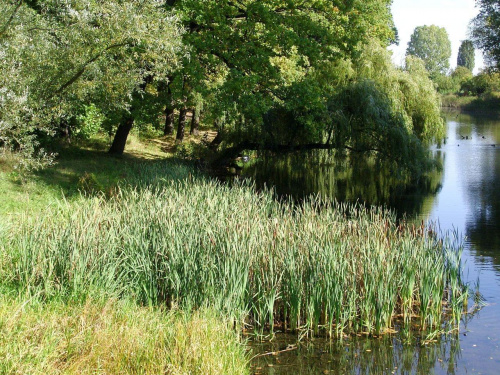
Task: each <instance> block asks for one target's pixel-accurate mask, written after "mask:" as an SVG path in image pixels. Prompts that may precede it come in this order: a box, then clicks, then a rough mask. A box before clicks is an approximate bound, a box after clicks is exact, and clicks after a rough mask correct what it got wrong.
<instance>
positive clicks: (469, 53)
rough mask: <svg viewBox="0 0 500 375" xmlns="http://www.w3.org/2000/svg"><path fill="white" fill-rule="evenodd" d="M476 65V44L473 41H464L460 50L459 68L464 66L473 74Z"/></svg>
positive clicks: (458, 57)
mask: <svg viewBox="0 0 500 375" xmlns="http://www.w3.org/2000/svg"><path fill="white" fill-rule="evenodd" d="M474 65H475V57H474V44H473V43H472V41H471V40H463V41H462V44H460V48H459V49H458V56H457V66H464V67H466V68H467V69H469V70H470V71H471V72H472V71H473V70H474Z"/></svg>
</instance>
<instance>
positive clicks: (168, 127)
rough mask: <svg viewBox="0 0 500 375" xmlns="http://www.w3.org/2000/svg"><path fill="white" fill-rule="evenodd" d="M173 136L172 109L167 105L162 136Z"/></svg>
mask: <svg viewBox="0 0 500 375" xmlns="http://www.w3.org/2000/svg"><path fill="white" fill-rule="evenodd" d="M171 134H174V107H170V106H169V105H167V108H165V128H164V129H163V135H171Z"/></svg>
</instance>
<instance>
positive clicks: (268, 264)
mask: <svg viewBox="0 0 500 375" xmlns="http://www.w3.org/2000/svg"><path fill="white" fill-rule="evenodd" d="M144 173H145V174H146V175H147V173H151V174H152V175H151V176H149V177H148V178H145V177H144V176H142V177H141V181H154V183H153V184H149V185H148V184H139V185H138V184H135V185H134V186H133V187H132V186H125V185H123V186H122V187H121V188H119V189H116V191H115V192H114V193H113V195H112V196H111V197H109V196H107V197H104V196H96V197H81V198H80V199H79V200H77V201H75V202H63V203H61V204H60V205H59V207H57V209H54V208H53V207H52V208H51V211H50V212H46V213H44V214H42V215H37V216H36V217H28V216H24V217H21V218H20V219H19V220H18V222H17V223H16V225H15V226H11V227H10V228H9V229H8V231H5V233H4V236H3V240H1V239H0V246H1V247H3V249H0V250H1V254H3V255H2V258H1V259H0V265H1V267H0V279H1V280H3V281H2V284H3V285H4V286H6V287H8V288H9V289H12V288H14V289H16V290H23V291H28V292H29V293H30V294H32V295H35V294H36V295H37V296H42V297H43V298H45V299H51V298H54V297H60V296H65V298H71V299H77V300H82V301H83V300H85V299H87V298H89V297H92V296H94V295H99V296H102V295H103V293H104V294H106V295H108V296H109V297H116V298H122V297H126V298H132V299H134V300H136V301H137V302H139V303H141V304H144V305H166V306H168V307H172V306H179V307H181V308H182V309H185V310H191V309H198V308H206V307H210V308H212V309H215V310H216V311H218V312H219V313H220V314H222V315H223V316H225V317H226V318H227V319H228V320H229V321H231V322H234V323H235V324H236V325H237V326H239V327H240V328H243V329H246V330H250V331H254V332H255V333H257V334H259V335H263V334H267V333H272V332H273V330H275V329H280V330H286V331H296V332H300V333H301V334H306V333H307V334H309V335H314V334H326V335H328V336H330V337H337V338H341V337H343V336H344V335H346V334H352V333H366V334H371V335H372V334H373V335H378V334H381V333H384V332H387V331H391V330H393V329H394V328H395V326H396V325H397V326H400V327H403V329H411V330H415V329H417V330H433V331H442V330H444V329H445V325H446V324H448V323H449V324H451V326H452V327H456V326H457V325H458V323H459V321H460V316H461V314H462V312H463V309H464V306H465V304H466V303H467V297H468V289H467V286H466V285H464V283H463V282H462V280H461V269H460V254H461V249H460V246H459V244H458V243H457V242H456V241H454V240H453V239H444V240H442V239H439V238H438V237H437V236H436V234H435V233H434V232H433V231H432V230H430V229H428V228H427V227H425V226H424V225H421V226H417V227H416V226H414V225H409V224H405V223H404V222H403V223H398V222H397V220H396V217H395V215H394V214H393V213H392V212H390V211H387V210H384V209H381V208H377V207H372V208H366V207H363V206H361V205H350V204H341V203H336V202H331V201H324V200H321V199H320V198H316V199H315V198H311V199H309V200H306V201H305V202H303V203H301V204H300V205H297V204H294V203H291V202H283V201H281V202H278V201H277V200H275V199H273V195H272V193H271V192H269V191H263V192H256V191H255V190H254V189H253V188H252V187H251V186H248V185H246V184H236V185H235V186H227V185H223V184H219V183H217V182H214V181H210V180H205V179H202V178H195V177H188V178H187V179H182V180H176V181H172V180H170V179H162V178H159V177H158V176H160V175H161V174H160V173H161V169H158V168H156V169H155V170H152V171H149V172H147V171H146V172H144ZM146 177H147V176H146ZM446 329H448V328H446Z"/></svg>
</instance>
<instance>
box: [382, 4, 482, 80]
mask: <svg viewBox="0 0 500 375" xmlns="http://www.w3.org/2000/svg"><path fill="white" fill-rule="evenodd" d="M474 5H475V1H474V0H393V4H392V15H393V18H394V23H395V24H396V28H397V29H398V33H399V46H391V47H390V50H392V51H393V56H392V60H393V62H394V63H395V64H396V65H402V64H403V63H404V57H405V53H406V48H407V47H408V42H409V41H410V36H411V34H412V33H413V31H414V30H415V27H417V26H424V25H428V26H430V25H436V26H439V27H444V28H445V29H446V31H447V32H448V36H449V38H450V41H451V50H452V52H451V58H450V68H452V69H454V68H455V67H456V66H457V55H458V48H459V47H460V44H461V41H462V40H464V39H468V38H467V35H468V26H469V22H470V20H471V19H472V18H474V17H475V16H476V14H477V13H478V9H477V8H475V6H474ZM475 61H476V64H475V68H474V73H477V72H478V71H479V69H480V68H482V67H483V58H482V54H481V51H477V50H476V59H475Z"/></svg>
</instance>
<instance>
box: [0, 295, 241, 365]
mask: <svg viewBox="0 0 500 375" xmlns="http://www.w3.org/2000/svg"><path fill="white" fill-rule="evenodd" d="M247 368H248V359H247V354H246V353H245V350H244V347H243V346H242V345H241V343H240V342H239V339H238V337H237V335H236V333H235V332H234V331H233V330H231V329H230V328H229V327H228V326H227V325H225V324H224V323H223V322H221V320H220V319H218V318H217V316H216V315H215V314H214V313H213V312H210V311H207V310H203V311H199V312H195V313H193V314H190V315H187V314H185V313H182V312H180V311H178V310H175V309H174V310H171V311H165V310H162V309H154V308H145V307H138V306H137V305H135V304H134V303H131V302H127V301H123V300H122V301H117V300H114V299H109V300H107V301H106V302H104V301H103V300H99V299H90V300H87V301H86V302H85V303H76V304H68V303H61V302H58V301H53V302H50V303H40V302H39V301H38V300H37V299H36V298H32V299H30V300H27V301H24V302H23V301H21V300H19V299H14V298H8V297H7V296H5V295H4V296H3V297H1V298H0V373H1V374H200V375H202V374H203V375H204V374H214V375H216V374H246V373H248V370H247Z"/></svg>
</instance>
